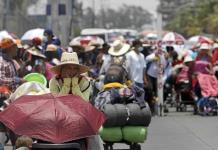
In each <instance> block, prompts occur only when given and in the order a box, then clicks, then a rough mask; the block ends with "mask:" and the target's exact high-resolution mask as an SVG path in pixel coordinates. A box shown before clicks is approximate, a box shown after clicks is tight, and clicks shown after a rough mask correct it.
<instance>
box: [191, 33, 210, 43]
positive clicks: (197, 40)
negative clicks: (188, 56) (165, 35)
mask: <svg viewBox="0 0 218 150" xmlns="http://www.w3.org/2000/svg"><path fill="white" fill-rule="evenodd" d="M188 42H189V43H191V44H193V45H196V44H198V43H199V44H201V43H208V44H212V43H213V41H212V40H211V39H210V38H208V37H206V36H200V35H197V36H193V37H190V38H189V39H188Z"/></svg>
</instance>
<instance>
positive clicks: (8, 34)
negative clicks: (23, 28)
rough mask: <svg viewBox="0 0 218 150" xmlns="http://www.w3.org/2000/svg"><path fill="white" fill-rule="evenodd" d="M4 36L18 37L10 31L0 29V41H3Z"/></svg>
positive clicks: (13, 38)
mask: <svg viewBox="0 0 218 150" xmlns="http://www.w3.org/2000/svg"><path fill="white" fill-rule="evenodd" d="M3 38H9V39H12V40H15V39H17V37H16V36H15V35H13V34H11V33H9V32H8V31H6V30H4V31H0V41H1V40H2V39H3Z"/></svg>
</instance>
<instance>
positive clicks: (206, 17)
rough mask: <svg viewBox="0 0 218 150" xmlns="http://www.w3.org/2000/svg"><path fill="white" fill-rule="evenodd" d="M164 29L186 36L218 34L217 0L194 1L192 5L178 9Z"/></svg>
mask: <svg viewBox="0 0 218 150" xmlns="http://www.w3.org/2000/svg"><path fill="white" fill-rule="evenodd" d="M175 16H176V17H174V18H173V20H171V21H170V22H169V23H168V24H167V25H166V29H168V30H173V31H176V32H179V33H181V34H183V35H185V36H186V37H189V36H193V35H196V34H201V33H207V34H213V35H215V36H218V31H217V27H218V0H201V1H196V3H195V4H194V6H190V7H187V8H185V9H182V10H181V11H179V12H178V13H177V14H176V15H175Z"/></svg>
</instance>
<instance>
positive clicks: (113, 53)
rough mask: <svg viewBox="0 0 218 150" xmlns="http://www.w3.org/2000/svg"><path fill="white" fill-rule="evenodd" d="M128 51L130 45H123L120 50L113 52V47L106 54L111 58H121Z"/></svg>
mask: <svg viewBox="0 0 218 150" xmlns="http://www.w3.org/2000/svg"><path fill="white" fill-rule="evenodd" d="M129 50H130V45H129V44H124V45H123V47H122V48H121V49H120V50H118V51H117V50H115V49H114V47H111V48H110V49H109V50H108V53H109V54H110V55H112V56H122V55H124V54H126V53H127V52H128V51H129Z"/></svg>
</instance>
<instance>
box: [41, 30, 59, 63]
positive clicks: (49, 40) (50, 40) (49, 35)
mask: <svg viewBox="0 0 218 150" xmlns="http://www.w3.org/2000/svg"><path fill="white" fill-rule="evenodd" d="M43 42H44V43H43V44H44V45H43V53H44V52H45V51H46V48H47V46H48V45H49V44H54V45H56V46H61V41H60V40H59V39H58V38H57V37H55V36H54V34H53V31H52V30H50V29H46V30H45V31H44V38H43ZM57 52H58V56H59V59H60V58H61V54H62V50H61V48H58V49H57Z"/></svg>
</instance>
